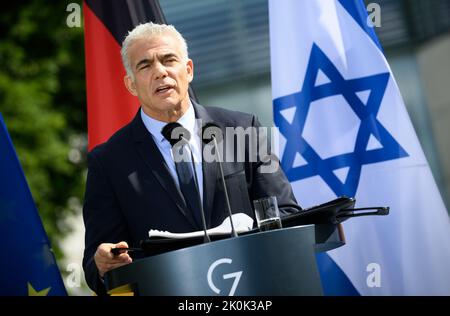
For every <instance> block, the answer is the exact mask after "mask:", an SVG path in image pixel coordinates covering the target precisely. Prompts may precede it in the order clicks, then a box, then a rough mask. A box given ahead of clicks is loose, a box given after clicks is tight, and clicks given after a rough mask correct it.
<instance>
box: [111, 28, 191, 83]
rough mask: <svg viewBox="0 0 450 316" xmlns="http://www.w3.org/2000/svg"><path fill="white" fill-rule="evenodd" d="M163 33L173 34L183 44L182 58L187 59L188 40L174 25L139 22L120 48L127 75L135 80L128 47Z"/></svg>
mask: <svg viewBox="0 0 450 316" xmlns="http://www.w3.org/2000/svg"><path fill="white" fill-rule="evenodd" d="M161 35H172V36H173V37H174V38H175V39H176V40H178V41H179V42H180V44H181V53H182V54H183V56H182V58H183V59H184V60H186V61H187V59H188V58H189V57H188V47H187V44H186V40H185V39H184V38H183V36H182V35H181V34H180V33H179V32H178V31H177V30H176V29H175V27H174V26H173V25H166V24H156V23H153V22H149V23H143V24H139V25H138V26H136V27H135V28H134V29H133V30H131V31H129V32H128V35H127V36H126V37H125V39H124V41H123V42H122V49H121V50H120V54H121V55H122V63H123V66H124V67H125V70H126V72H127V75H128V76H130V78H131V79H132V80H134V75H133V71H132V70H131V65H130V59H129V58H128V47H129V46H130V45H131V44H132V43H133V42H134V41H136V40H138V39H151V38H154V37H157V36H161Z"/></svg>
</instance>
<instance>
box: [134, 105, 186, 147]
mask: <svg viewBox="0 0 450 316" xmlns="http://www.w3.org/2000/svg"><path fill="white" fill-rule="evenodd" d="M141 118H142V121H143V122H144V125H145V127H146V128H147V130H148V131H149V132H150V134H152V136H153V138H154V139H155V140H156V141H157V142H158V143H161V142H163V141H166V139H165V138H164V136H163V134H161V131H162V129H163V128H164V126H166V124H167V122H162V121H158V120H156V119H154V118H152V117H150V116H148V115H147V114H145V113H144V111H143V110H142V107H141ZM177 122H178V123H180V124H181V125H182V126H183V127H184V128H186V129H187V130H188V131H189V133H191V135H194V133H195V111H194V106H193V105H192V103H190V104H189V108H188V110H187V111H186V113H184V114H183V116H182V117H180V118H179V119H178V120H177Z"/></svg>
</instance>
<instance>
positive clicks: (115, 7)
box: [83, 0, 166, 150]
mask: <svg viewBox="0 0 450 316" xmlns="http://www.w3.org/2000/svg"><path fill="white" fill-rule="evenodd" d="M83 12H84V31H85V50H86V84H87V106H88V143H89V150H91V149H92V148H94V147H95V146H97V145H98V144H101V143H103V142H105V141H107V140H108V138H109V137H110V136H111V135H112V134H114V132H116V131H117V130H118V129H120V128H121V127H123V126H124V125H125V124H127V123H128V122H129V121H131V119H132V118H133V117H134V115H135V114H136V112H137V109H138V108H139V102H138V100H137V98H135V97H134V96H132V95H131V94H130V93H129V92H128V91H127V90H126V88H125V86H124V83H123V77H124V76H125V69H124V67H123V66H122V61H121V57H120V48H121V45H122V41H123V40H124V39H125V36H126V35H127V34H128V32H129V31H130V30H132V29H133V28H134V27H135V26H137V25H139V24H141V23H146V22H155V23H166V20H165V17H164V15H163V13H162V11H161V7H160V5H159V1H158V0H132V1H130V0H114V1H110V0H85V1H84V2H83Z"/></svg>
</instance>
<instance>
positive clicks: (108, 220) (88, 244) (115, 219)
mask: <svg viewBox="0 0 450 316" xmlns="http://www.w3.org/2000/svg"><path fill="white" fill-rule="evenodd" d="M194 109H195V114H196V118H200V119H202V122H203V124H206V123H208V122H214V123H216V124H217V125H219V126H220V127H221V129H222V131H223V132H225V127H237V126H241V127H243V128H247V127H252V126H253V127H256V126H259V122H258V121H257V119H256V117H255V116H253V115H249V114H245V113H240V112H234V111H229V110H225V109H220V108H213V107H203V106H201V105H198V104H194ZM224 135H225V134H224ZM248 141H249V139H247V142H246V145H245V149H246V152H247V151H248V148H249V144H250V143H249V142H248ZM223 145H224V146H223V148H224V150H225V153H224V154H225V155H226V152H227V150H230V149H231V148H233V147H234V148H235V147H236V146H237V142H234V144H231V142H227V139H226V138H224V142H223ZM269 158H270V159H272V160H274V159H275V160H276V157H275V156H269ZM248 160H249V159H247V161H246V162H225V163H224V164H223V169H224V174H225V180H226V184H227V188H228V193H229V196H230V200H231V209H232V211H233V213H239V212H244V213H246V214H248V215H249V216H251V217H253V218H254V215H253V208H252V203H251V201H252V200H254V199H257V198H261V197H265V196H271V195H275V196H277V199H278V203H279V204H288V203H296V202H295V198H294V195H293V193H292V189H291V186H290V184H289V182H288V181H287V179H286V177H285V175H284V173H283V172H282V171H281V169H278V171H276V172H274V173H261V172H260V170H261V166H262V165H263V162H261V161H260V160H261V158H260V157H259V156H258V157H257V160H258V161H256V162H255V161H254V160H253V162H249V161H248ZM265 163H266V164H267V163H271V161H269V160H267V161H265ZM203 192H204V193H203V205H204V210H205V217H206V222H207V226H208V228H210V227H215V226H217V225H219V224H220V223H221V222H222V221H223V220H224V219H225V218H226V217H227V208H226V201H225V197H224V192H223V185H222V183H221V178H220V171H219V168H218V164H217V162H212V163H208V162H203ZM83 218H84V223H85V228H86V236H85V251H84V259H83V268H84V271H85V277H86V280H87V283H88V285H89V286H90V287H91V289H93V290H94V291H95V292H96V293H97V294H99V295H101V294H104V293H105V289H104V285H103V283H102V281H101V280H100V279H99V275H98V271H97V267H96V265H95V262H94V259H93V257H94V254H95V251H96V249H97V247H98V246H99V245H100V244H101V243H105V242H108V243H117V242H120V241H122V240H124V241H126V242H127V243H128V245H129V246H130V247H133V246H134V247H137V246H139V243H140V241H141V240H143V239H146V238H147V237H148V231H149V229H158V230H167V231H171V232H189V231H196V230H201V229H202V227H200V226H199V225H198V224H197V223H196V222H195V220H194V217H193V215H192V214H191V213H190V211H189V210H188V209H187V208H186V206H185V203H184V200H183V198H182V195H181V193H180V191H179V190H178V188H177V186H176V185H175V182H174V179H173V178H172V176H171V174H170V173H169V170H168V168H167V166H166V164H165V162H164V159H163V157H162V155H161V153H160V151H159V150H158V148H157V147H156V144H155V143H154V141H153V138H152V136H151V135H150V133H149V132H148V130H147V129H146V128H145V126H144V123H143V122H142V119H141V116H140V112H139V111H138V113H137V115H136V117H135V118H134V119H133V121H131V122H130V123H129V124H128V125H126V126H125V127H124V128H122V129H121V130H119V131H118V132H117V133H115V134H114V135H113V136H112V137H111V138H110V139H109V140H108V141H107V142H106V143H104V144H102V145H99V146H97V147H96V148H94V149H93V150H92V151H91V152H90V153H89V155H88V176H87V184H86V194H85V202H84V208H83Z"/></svg>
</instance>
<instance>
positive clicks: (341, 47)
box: [269, 0, 450, 295]
mask: <svg viewBox="0 0 450 316" xmlns="http://www.w3.org/2000/svg"><path fill="white" fill-rule="evenodd" d="M269 15H270V46H271V63H272V92H273V106H274V122H275V125H276V126H277V127H278V128H279V131H280V135H281V137H280V156H281V158H282V159H281V161H282V167H283V169H284V171H285V172H286V175H287V177H288V178H289V180H290V181H291V183H292V186H293V189H294V192H295V195H296V198H297V200H298V201H299V203H300V204H301V205H302V206H304V207H308V206H312V205H316V204H320V203H323V202H325V201H328V200H331V199H334V198H336V197H337V196H341V195H346V196H350V197H355V198H356V201H357V206H359V207H365V206H390V208H391V212H390V214H389V215H388V216H383V217H373V216H372V217H371V216H367V217H360V218H354V219H350V220H348V221H346V222H345V223H344V231H345V235H346V240H347V244H346V245H345V246H343V247H341V248H338V249H335V250H332V251H329V252H328V253H327V254H325V255H324V256H319V257H318V261H319V270H320V272H321V276H322V283H323V285H324V291H325V294H361V295H450V220H449V216H448V214H447V211H446V209H445V206H444V204H443V201H442V198H441V196H440V194H439V192H438V188H437V186H436V183H435V181H434V179H433V176H432V174H431V172H430V168H429V166H428V163H427V160H426V158H425V156H424V154H423V151H422V148H421V146H420V144H419V141H418V139H417V136H416V133H415V131H414V128H413V126H412V125H411V121H410V119H409V116H408V113H407V111H406V109H405V106H404V104H403V100H402V97H401V95H400V92H399V89H398V87H397V84H396V82H395V79H394V77H393V75H392V72H391V69H390V68H389V65H388V63H387V61H386V58H385V57H384V55H383V52H382V49H381V46H380V44H379V42H378V40H377V38H376V36H375V33H374V32H373V29H372V28H371V27H369V26H368V25H367V22H366V19H367V12H366V10H365V7H364V3H363V2H362V1H359V0H314V1H309V0H308V1H306V0H269Z"/></svg>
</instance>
